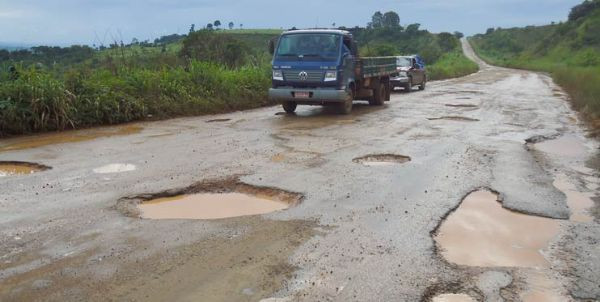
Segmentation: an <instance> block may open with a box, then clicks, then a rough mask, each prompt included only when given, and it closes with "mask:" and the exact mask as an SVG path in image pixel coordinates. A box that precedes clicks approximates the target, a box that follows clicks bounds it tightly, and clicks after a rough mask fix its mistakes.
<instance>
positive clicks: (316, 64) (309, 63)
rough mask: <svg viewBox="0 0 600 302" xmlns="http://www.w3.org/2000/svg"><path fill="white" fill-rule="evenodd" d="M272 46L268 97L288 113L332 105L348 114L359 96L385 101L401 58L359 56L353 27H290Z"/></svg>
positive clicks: (361, 98)
mask: <svg viewBox="0 0 600 302" xmlns="http://www.w3.org/2000/svg"><path fill="white" fill-rule="evenodd" d="M269 48H270V49H269V50H270V51H271V53H273V54H274V56H273V79H272V84H273V85H272V88H271V89H269V98H270V99H271V100H275V101H277V102H280V103H281V104H282V105H283V109H284V110H285V111H286V112H287V113H293V112H294V111H295V110H296V106H297V105H330V104H331V105H335V106H337V107H338V109H339V111H340V112H341V113H343V114H348V113H350V111H351V110H352V103H353V101H354V100H367V101H369V104H371V105H382V104H383V102H384V101H389V99H390V93H391V90H392V87H391V85H390V76H391V75H392V74H394V73H396V72H397V70H396V57H359V56H358V51H357V45H356V42H355V41H354V39H353V36H352V34H351V33H350V32H348V31H344V30H321V29H311V30H292V31H287V32H284V33H283V34H282V35H281V36H280V37H279V40H278V42H277V45H275V43H274V42H271V43H270V47H269Z"/></svg>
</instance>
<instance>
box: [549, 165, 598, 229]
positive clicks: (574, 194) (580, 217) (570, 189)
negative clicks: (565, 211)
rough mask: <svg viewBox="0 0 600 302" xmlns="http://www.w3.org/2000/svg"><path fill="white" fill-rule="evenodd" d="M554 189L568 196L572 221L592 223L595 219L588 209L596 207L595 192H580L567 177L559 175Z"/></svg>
mask: <svg viewBox="0 0 600 302" xmlns="http://www.w3.org/2000/svg"><path fill="white" fill-rule="evenodd" d="M554 187H556V188H557V189H559V190H561V191H562V192H563V193H565V195H567V204H568V205H569V209H571V217H570V218H569V219H570V220H571V221H576V222H592V221H594V217H592V215H591V214H590V213H589V212H588V209H590V208H591V207H593V206H594V201H593V200H592V197H594V196H595V194H594V193H593V192H587V193H583V192H579V191H578V190H577V188H576V186H575V185H573V184H572V183H571V182H570V181H569V179H568V178H567V177H566V176H565V175H559V176H558V177H556V180H555V181H554Z"/></svg>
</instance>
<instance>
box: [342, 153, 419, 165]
mask: <svg viewBox="0 0 600 302" xmlns="http://www.w3.org/2000/svg"><path fill="white" fill-rule="evenodd" d="M410 160H411V159H410V157H409V156H405V155H397V154H372V155H366V156H362V157H357V158H355V159H353V160H352V161H353V162H355V163H359V164H363V165H365V166H387V165H394V164H403V163H407V162H409V161H410Z"/></svg>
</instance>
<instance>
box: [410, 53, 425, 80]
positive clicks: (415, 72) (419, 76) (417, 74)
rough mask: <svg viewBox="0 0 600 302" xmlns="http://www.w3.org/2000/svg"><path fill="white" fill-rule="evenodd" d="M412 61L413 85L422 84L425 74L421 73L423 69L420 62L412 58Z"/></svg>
mask: <svg viewBox="0 0 600 302" xmlns="http://www.w3.org/2000/svg"><path fill="white" fill-rule="evenodd" d="M410 61H411V66H412V72H411V73H412V75H413V76H412V78H413V82H412V83H413V85H417V84H420V83H421V82H422V81H423V74H422V73H421V69H420V68H419V64H417V59H415V58H412V59H410Z"/></svg>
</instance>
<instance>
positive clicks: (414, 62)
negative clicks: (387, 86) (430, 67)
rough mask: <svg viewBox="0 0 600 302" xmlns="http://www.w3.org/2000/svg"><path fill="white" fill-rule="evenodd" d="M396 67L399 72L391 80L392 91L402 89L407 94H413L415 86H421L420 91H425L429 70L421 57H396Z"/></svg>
mask: <svg viewBox="0 0 600 302" xmlns="http://www.w3.org/2000/svg"><path fill="white" fill-rule="evenodd" d="M396 65H397V71H398V72H397V73H395V74H394V75H393V76H392V77H391V78H390V83H391V86H392V90H393V89H394V88H396V87H400V88H404V90H405V91H406V92H411V91H412V90H413V87H414V86H419V90H425V85H427V70H426V69H425V61H423V59H422V58H421V57H420V56H418V55H414V56H400V57H396Z"/></svg>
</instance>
